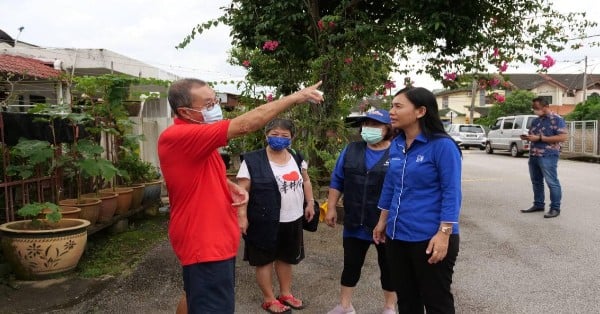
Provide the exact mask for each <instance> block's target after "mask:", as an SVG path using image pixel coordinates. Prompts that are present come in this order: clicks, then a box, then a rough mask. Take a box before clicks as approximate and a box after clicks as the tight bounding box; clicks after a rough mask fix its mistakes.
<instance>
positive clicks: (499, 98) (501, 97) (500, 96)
mask: <svg viewBox="0 0 600 314" xmlns="http://www.w3.org/2000/svg"><path fill="white" fill-rule="evenodd" d="M494 99H495V100H496V101H497V102H504V101H505V100H506V98H505V97H504V95H500V94H498V93H494Z"/></svg>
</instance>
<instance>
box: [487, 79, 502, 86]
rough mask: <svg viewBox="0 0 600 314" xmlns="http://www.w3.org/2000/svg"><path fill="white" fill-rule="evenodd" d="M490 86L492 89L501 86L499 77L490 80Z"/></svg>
mask: <svg viewBox="0 0 600 314" xmlns="http://www.w3.org/2000/svg"><path fill="white" fill-rule="evenodd" d="M489 84H490V86H491V87H496V86H498V84H500V80H499V79H498V78H497V77H494V78H492V79H490V81H489Z"/></svg>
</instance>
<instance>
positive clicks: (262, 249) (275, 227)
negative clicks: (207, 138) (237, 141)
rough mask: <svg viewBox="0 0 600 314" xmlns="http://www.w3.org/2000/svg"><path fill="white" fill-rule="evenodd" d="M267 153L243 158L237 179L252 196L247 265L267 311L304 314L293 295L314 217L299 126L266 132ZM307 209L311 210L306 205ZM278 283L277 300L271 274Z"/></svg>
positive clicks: (280, 123)
mask: <svg viewBox="0 0 600 314" xmlns="http://www.w3.org/2000/svg"><path fill="white" fill-rule="evenodd" d="M265 136H266V140H267V143H268V144H269V145H268V146H267V147H266V148H264V149H260V150H257V151H253V152H249V153H246V154H244V156H243V158H244V161H243V162H242V164H241V165H240V170H239V172H238V174H237V180H238V184H239V185H240V186H242V187H244V188H245V189H246V190H248V192H249V196H250V199H249V201H248V210H247V215H246V216H244V215H243V214H242V215H240V220H241V222H240V223H241V224H244V223H245V220H246V219H247V226H248V227H247V229H246V234H245V235H244V240H245V246H244V260H247V261H248V262H249V264H250V265H251V266H255V267H256V280H257V282H258V286H259V288H260V289H261V291H262V293H263V299H264V300H263V304H262V308H263V309H264V310H265V311H267V312H270V313H285V312H289V311H290V308H292V309H296V310H299V309H303V308H304V305H303V303H302V300H300V299H298V298H296V297H294V296H293V294H292V291H291V286H292V265H295V264H298V263H299V262H300V261H301V260H302V259H303V258H304V244H303V231H302V220H303V217H304V216H305V217H306V219H307V220H309V221H310V220H312V219H313V216H314V214H315V208H314V197H313V193H312V185H311V183H310V178H309V176H308V172H307V167H308V164H307V162H306V161H304V160H303V158H302V156H301V155H300V154H298V153H296V152H295V151H293V150H291V149H290V145H291V141H292V138H293V137H294V125H293V123H292V121H290V120H287V119H274V120H272V121H270V122H269V123H268V124H267V126H266V127H265ZM304 204H306V207H305V206H304ZM273 268H275V273H276V275H277V279H278V281H279V290H280V291H279V296H278V297H275V293H274V291H273V284H272V282H271V274H272V270H273Z"/></svg>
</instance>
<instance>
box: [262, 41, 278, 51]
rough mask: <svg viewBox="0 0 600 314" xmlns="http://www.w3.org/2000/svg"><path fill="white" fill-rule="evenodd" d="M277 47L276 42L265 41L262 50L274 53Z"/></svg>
mask: <svg viewBox="0 0 600 314" xmlns="http://www.w3.org/2000/svg"><path fill="white" fill-rule="evenodd" d="M278 46H279V42H278V41H277V40H267V41H266V42H265V44H264V45H263V47H262V48H263V50H268V51H275V49H277V47H278Z"/></svg>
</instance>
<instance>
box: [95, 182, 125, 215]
mask: <svg viewBox="0 0 600 314" xmlns="http://www.w3.org/2000/svg"><path fill="white" fill-rule="evenodd" d="M100 192H112V193H117V195H118V196H117V210H116V211H115V214H117V215H123V214H125V213H126V212H127V211H128V210H129V207H131V193H133V189H130V188H108V189H102V190H100Z"/></svg>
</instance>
